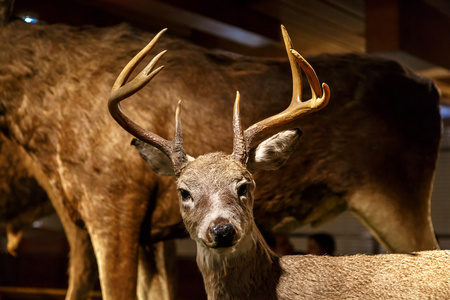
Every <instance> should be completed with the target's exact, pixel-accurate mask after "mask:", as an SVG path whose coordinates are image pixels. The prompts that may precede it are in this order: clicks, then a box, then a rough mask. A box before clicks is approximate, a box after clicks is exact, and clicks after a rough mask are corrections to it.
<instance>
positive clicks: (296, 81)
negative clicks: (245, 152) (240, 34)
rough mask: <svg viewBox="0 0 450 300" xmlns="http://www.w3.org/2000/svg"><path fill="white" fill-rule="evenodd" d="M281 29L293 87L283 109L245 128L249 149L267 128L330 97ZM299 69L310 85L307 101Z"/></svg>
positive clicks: (287, 121)
mask: <svg viewBox="0 0 450 300" xmlns="http://www.w3.org/2000/svg"><path fill="white" fill-rule="evenodd" d="M281 30H282V33H283V39H284V44H285V47H286V52H287V54H288V57H289V62H290V65H291V71H292V83H293V88H292V99H291V103H290V104H289V106H288V108H286V109H285V110H284V111H282V112H280V113H278V114H276V115H274V116H271V117H268V118H267V119H264V120H262V121H259V122H258V123H256V124H253V125H252V126H250V127H249V128H247V129H246V130H245V132H244V141H245V144H246V148H247V149H250V147H251V145H252V142H253V141H254V140H255V139H256V138H257V137H259V138H261V135H262V133H264V132H267V131H268V130H269V129H273V128H276V127H279V126H282V125H285V124H288V123H290V122H292V121H294V120H296V119H298V118H299V117H301V116H303V115H306V114H308V113H311V112H314V111H317V110H319V109H322V108H323V107H325V106H326V105H327V103H328V100H329V99H330V89H329V87H328V85H327V84H325V83H323V84H322V88H323V92H322V89H321V87H320V83H319V79H318V78H317V76H316V73H315V72H314V69H313V68H312V67H311V65H310V64H309V63H308V62H307V61H306V60H305V59H304V58H303V57H302V56H301V55H300V54H299V53H298V52H297V51H295V50H294V49H293V45H292V42H291V40H290V37H289V35H288V33H287V31H286V29H285V28H284V26H281ZM299 66H300V67H299ZM301 70H303V71H304V72H305V74H306V77H307V79H308V82H309V84H310V86H311V91H312V98H311V99H310V100H308V101H302V100H301V98H302V95H301V90H302V86H301ZM318 97H319V98H318Z"/></svg>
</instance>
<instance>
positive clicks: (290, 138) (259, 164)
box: [247, 129, 302, 173]
mask: <svg viewBox="0 0 450 300" xmlns="http://www.w3.org/2000/svg"><path fill="white" fill-rule="evenodd" d="M301 135H302V132H301V131H300V130H298V129H294V130H286V131H282V132H279V133H277V134H275V135H273V136H272V137H270V138H268V139H267V140H265V141H263V142H261V143H260V144H259V145H258V146H257V147H256V149H255V148H253V149H251V150H250V153H249V160H248V164H247V168H248V170H249V171H250V172H251V173H256V172H258V171H261V170H276V169H278V168H279V167H281V166H282V165H283V164H284V163H285V162H286V160H287V159H288V158H289V155H290V154H291V153H292V151H294V149H295V146H296V145H297V143H298V141H299V140H300V137H301Z"/></svg>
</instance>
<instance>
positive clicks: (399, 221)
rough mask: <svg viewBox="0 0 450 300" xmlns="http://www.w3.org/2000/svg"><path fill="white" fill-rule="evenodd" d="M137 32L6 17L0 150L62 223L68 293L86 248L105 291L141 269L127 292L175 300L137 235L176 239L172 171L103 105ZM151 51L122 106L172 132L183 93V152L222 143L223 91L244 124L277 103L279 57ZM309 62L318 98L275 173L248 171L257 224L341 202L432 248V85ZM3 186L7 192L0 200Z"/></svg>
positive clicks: (405, 247)
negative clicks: (156, 165) (137, 145)
mask: <svg viewBox="0 0 450 300" xmlns="http://www.w3.org/2000/svg"><path fill="white" fill-rule="evenodd" d="M151 38H152V35H151V34H149V33H144V32H141V31H138V30H135V29H132V28H130V27H128V26H126V25H120V26H116V27H112V28H73V27H68V26H63V25H28V24H24V23H21V22H13V23H11V24H8V25H7V26H5V27H3V28H1V29H0V40H1V41H2V42H1V43H0V113H1V115H0V126H1V134H2V147H12V152H13V153H20V157H21V159H22V161H23V162H24V163H22V164H20V166H21V168H24V170H26V174H27V177H29V178H34V179H35V180H36V183H37V184H38V185H39V187H40V188H42V190H43V191H45V192H46V194H47V196H48V198H49V199H50V200H51V202H52V204H53V206H54V208H55V209H56V211H57V213H58V215H59V217H60V219H61V221H62V224H63V226H64V229H65V231H66V235H67V237H68V241H69V244H70V246H71V266H70V268H69V273H70V282H69V292H68V295H67V298H69V299H83V298H85V297H86V292H87V291H88V290H89V288H90V287H91V286H92V282H93V278H95V272H94V271H93V270H96V265H95V259H94V257H95V258H96V260H97V263H98V270H99V275H100V281H101V287H102V293H103V297H104V299H129V298H132V297H134V295H135V294H136V285H137V278H138V269H139V278H144V279H145V280H144V281H139V293H141V295H144V294H146V295H148V293H150V294H151V293H152V291H154V290H155V289H154V288H153V287H154V286H159V289H158V291H157V293H159V294H160V295H161V294H162V295H163V297H166V298H171V297H173V294H172V292H171V287H170V284H169V285H167V284H166V285H164V283H161V282H164V281H165V279H166V278H164V276H165V275H164V265H163V263H161V261H162V259H158V260H155V259H154V257H155V255H159V256H160V257H163V258H164V256H163V254H161V253H164V251H163V250H164V249H163V246H156V248H155V247H152V246H151V245H153V244H154V243H156V242H159V241H163V240H167V239H171V238H173V237H177V236H183V235H184V234H185V233H184V227H183V224H182V220H181V216H180V213H179V206H178V200H177V196H176V192H175V188H174V187H175V184H174V181H173V179H171V178H169V177H158V176H156V175H155V174H154V173H152V172H151V171H150V170H149V168H148V166H146V164H145V163H144V162H143V161H142V159H141V158H140V157H139V154H138V153H137V151H130V150H131V149H130V136H129V134H127V133H126V132H124V131H123V130H122V129H120V128H119V127H118V125H117V124H116V123H115V122H114V121H113V119H112V118H111V117H110V115H109V113H108V111H107V109H106V104H105V103H106V102H105V100H106V99H107V97H108V95H109V94H110V90H111V87H112V85H113V83H114V80H115V78H116V77H117V75H118V74H119V72H120V70H121V69H122V68H123V66H124V65H125V64H126V63H127V62H128V60H129V59H130V57H132V56H133V55H134V54H135V53H137V52H138V51H139V50H140V49H141V48H142V47H143V46H144V45H145V44H146V43H147V42H148V41H149V40H150V39H151ZM163 49H168V50H169V51H168V52H167V54H166V55H165V56H164V58H163V59H162V60H161V63H162V64H164V65H165V70H163V71H162V72H161V73H160V74H159V75H158V76H157V77H156V78H154V80H153V81H152V83H151V85H152V88H151V89H144V90H142V91H141V92H140V93H139V94H137V95H135V96H133V97H134V99H133V105H127V103H124V104H123V109H124V110H125V111H126V112H127V113H128V114H129V115H132V116H133V119H135V120H137V121H138V123H139V124H143V125H144V126H145V127H146V128H147V129H150V130H151V131H153V132H157V133H158V134H159V135H161V136H171V135H172V133H173V124H172V123H171V122H167V118H170V119H171V116H172V115H173V112H174V107H175V104H176V102H177V101H178V99H183V101H184V102H183V103H185V109H184V110H183V115H184V116H185V119H183V125H184V126H185V128H186V130H185V131H184V139H185V141H188V142H187V143H186V151H187V152H188V153H190V154H191V155H194V156H198V155H200V154H203V153H206V152H212V151H217V150H220V151H228V150H229V146H228V145H229V141H230V140H231V139H232V130H231V128H230V126H229V124H231V111H232V105H230V103H231V104H232V103H233V100H234V93H235V91H236V90H239V91H240V93H241V95H242V97H245V99H246V100H245V101H243V102H242V105H241V106H242V108H241V111H242V115H243V120H242V122H243V124H244V125H248V124H252V123H255V122H256V121H258V120H260V119H262V118H265V117H267V116H270V115H273V113H274V112H278V111H281V110H282V109H284V107H285V103H284V101H282V100H280V99H286V98H288V97H290V94H291V77H290V71H289V63H288V61H287V60H281V59H257V58H249V57H241V56H233V55H223V54H217V53H213V52H211V51H207V50H205V49H202V48H199V47H197V46H195V45H192V44H190V43H187V42H185V41H182V40H179V39H176V38H172V37H170V36H166V37H164V39H163V40H161V41H160V43H159V44H158V45H156V48H155V53H156V52H159V51H161V50H163ZM309 61H310V63H311V64H312V65H313V66H314V68H315V70H316V72H317V74H318V75H319V76H320V78H321V80H322V81H325V82H327V83H328V84H329V86H330V89H331V90H332V95H333V96H332V100H331V101H330V104H329V105H328V106H327V107H326V108H325V109H323V110H322V111H320V112H318V113H316V114H314V115H308V116H306V117H304V118H302V119H301V120H298V121H296V123H295V124H294V126H295V127H299V128H301V129H302V131H304V133H305V135H304V138H303V140H302V143H301V144H300V145H299V147H297V149H296V151H295V152H294V153H293V155H292V156H291V158H290V160H289V162H288V164H286V166H285V167H282V168H280V169H279V170H277V171H274V172H271V173H265V172H260V173H259V174H257V175H256V176H255V181H256V183H257V185H258V186H259V189H258V190H257V192H256V195H255V211H254V216H255V220H256V222H257V224H258V226H259V227H260V228H261V229H263V230H264V231H273V230H289V229H292V228H294V227H296V226H301V225H305V224H308V223H312V224H319V223H321V222H323V221H325V220H327V219H329V218H332V217H333V216H335V215H337V214H339V213H340V212H342V211H344V210H346V209H348V210H350V211H352V212H353V213H354V214H355V216H357V217H358V218H359V219H360V220H361V221H362V222H363V223H364V224H365V225H366V226H367V227H368V228H369V229H370V230H371V232H372V233H373V234H374V236H375V237H376V238H377V239H378V240H379V241H380V242H381V243H382V244H383V245H384V246H385V247H386V249H388V250H389V251H395V252H408V251H414V250H425V249H433V248H435V247H437V244H436V241H435V238H434V233H433V228H432V224H431V221H430V217H429V212H430V202H429V200H430V193H431V187H432V181H433V175H434V169H435V164H436V159H437V152H438V146H439V139H440V116H439V109H438V102H439V95H438V92H437V90H436V88H435V86H434V85H433V83H432V82H431V81H429V80H428V79H425V78H421V77H418V76H416V75H414V74H412V73H411V72H410V71H408V70H406V69H404V68H402V67H401V66H400V65H398V64H397V63H395V62H392V61H386V60H382V59H378V58H373V57H366V56H359V55H344V56H322V57H317V58H314V59H310V60H309ZM305 93H306V94H307V93H308V92H307V91H306V92H305ZM199 128H201V134H200V133H199V132H198V130H197V129H199ZM5 141H6V142H5ZM4 153H11V150H8V151H2V155H3V154H4ZM0 159H2V160H8V159H10V158H9V157H8V155H6V157H2V158H0ZM3 165H5V164H2V166H3ZM11 167H13V166H8V168H11ZM1 174H12V173H11V172H2V173H1ZM274 179H276V180H274ZM2 181H3V179H2ZM1 195H2V199H1V201H12V198H13V197H11V194H8V193H7V192H5V193H2V194H1ZM33 200H34V199H33V198H32V197H30V201H33ZM13 202H16V201H13ZM24 207H25V205H24ZM24 209H25V208H24ZM158 245H162V244H158ZM155 251H156V252H155ZM155 253H156V254H155ZM161 264H162V265H161ZM158 283H160V284H158Z"/></svg>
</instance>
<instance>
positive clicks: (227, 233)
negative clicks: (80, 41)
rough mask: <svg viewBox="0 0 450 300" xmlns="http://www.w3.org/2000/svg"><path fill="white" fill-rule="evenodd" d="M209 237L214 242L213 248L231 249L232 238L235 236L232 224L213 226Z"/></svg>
mask: <svg viewBox="0 0 450 300" xmlns="http://www.w3.org/2000/svg"><path fill="white" fill-rule="evenodd" d="M209 232H210V233H211V236H212V238H213V240H214V242H216V246H215V248H221V247H231V246H232V245H233V238H234V235H235V234H236V231H235V230H234V227H233V225H232V224H225V225H215V226H213V227H211V229H210V231H209Z"/></svg>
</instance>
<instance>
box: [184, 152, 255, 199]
mask: <svg viewBox="0 0 450 300" xmlns="http://www.w3.org/2000/svg"><path fill="white" fill-rule="evenodd" d="M242 181H248V182H252V181H253V177H252V175H251V174H250V172H249V171H248V170H247V169H246V168H245V167H244V166H243V165H242V164H241V163H240V162H238V161H236V160H235V159H233V158H232V157H231V156H230V155H226V154H224V153H220V152H218V153H210V154H205V155H202V156H199V157H198V158H197V159H195V160H193V161H191V162H189V163H188V164H187V165H186V166H185V167H184V168H183V170H182V172H181V173H180V176H179V177H178V180H177V184H178V187H180V188H187V189H189V190H191V191H192V190H195V189H196V188H201V189H202V190H205V189H206V190H209V189H210V188H212V189H217V188H222V189H223V188H225V187H227V186H230V185H232V186H236V184H238V183H239V182H242ZM208 187H209V188H208Z"/></svg>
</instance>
